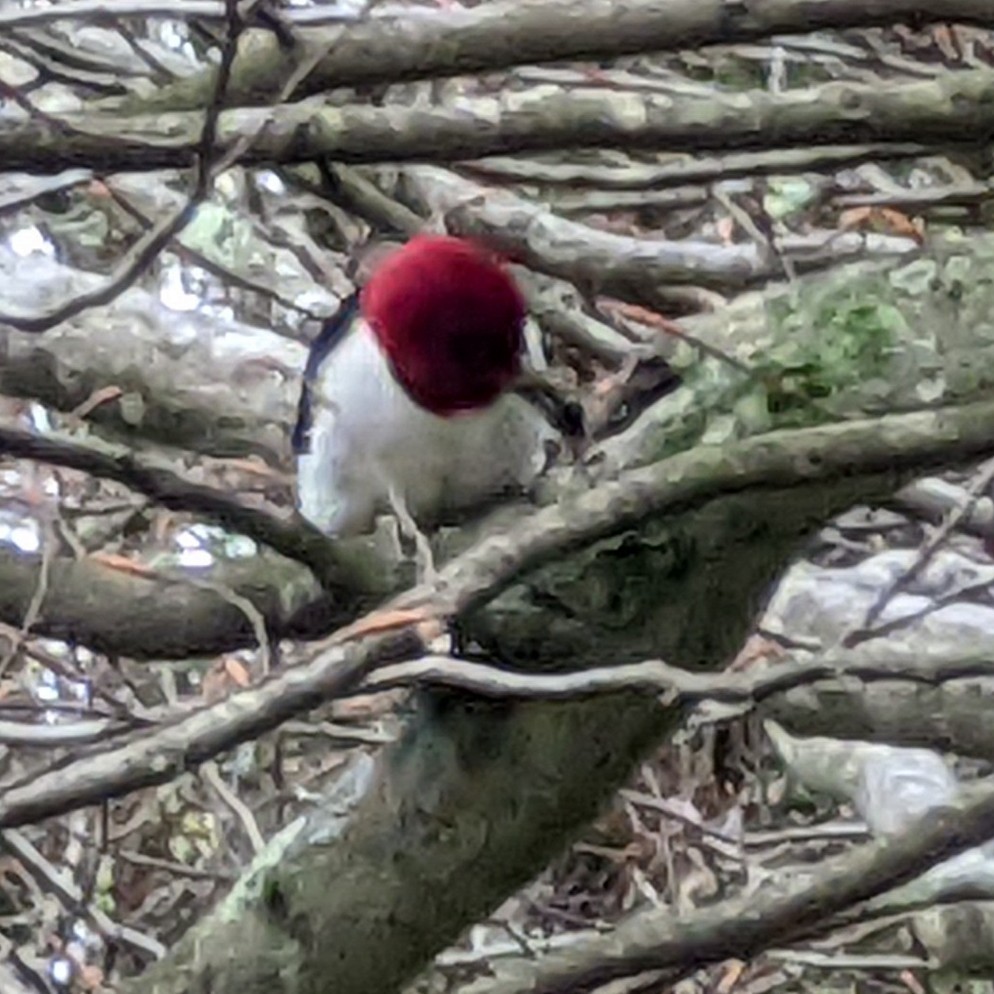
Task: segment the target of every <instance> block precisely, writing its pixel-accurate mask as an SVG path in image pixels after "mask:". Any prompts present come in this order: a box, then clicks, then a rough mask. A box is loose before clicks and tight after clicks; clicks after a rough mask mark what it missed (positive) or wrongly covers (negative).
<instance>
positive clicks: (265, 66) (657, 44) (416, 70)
mask: <svg viewBox="0 0 994 994" xmlns="http://www.w3.org/2000/svg"><path fill="white" fill-rule="evenodd" d="M392 13H393V12H392ZM904 20H913V21H914V22H915V23H916V24H920V23H928V22H930V21H953V22H955V21H960V22H964V23H973V24H986V25H990V24H991V23H994V14H992V12H991V9H990V7H989V6H988V4H987V3H986V2H985V0H942V2H939V0H930V2H928V0H870V2H866V3H853V2H851V0H819V2H818V3H817V4H811V3H808V2H803V0H764V3H762V4H761V5H755V4H751V5H747V4H731V5H729V3H728V2H727V0H613V2H610V3H608V2H604V0H579V2H576V3H563V2H549V0H523V2H521V0H506V2H502V3H492V4H481V5H480V6H478V7H476V8H472V9H462V8H459V9H452V10H445V11H443V10H433V11H431V13H430V14H426V13H424V12H422V11H418V12H416V13H415V12H405V13H402V14H399V15H397V14H396V13H394V16H388V17H383V18H378V17H372V18H369V19H368V20H364V21H362V22H360V23H356V24H351V25H348V26H346V27H344V28H342V29H340V30H338V31H335V32H330V31H322V32H317V31H315V32H313V34H312V33H310V32H304V33H303V34H304V37H305V38H306V39H307V41H306V48H307V49H310V48H311V46H314V47H315V48H321V46H326V47H325V48H324V52H325V53H326V54H325V57H324V58H323V59H322V60H321V61H320V62H319V63H318V65H317V66H316V68H315V72H314V73H313V74H312V75H311V76H310V77H309V79H308V80H306V81H305V83H304V85H303V86H302V87H301V90H300V93H301V94H305V93H316V92H320V91H324V90H331V89H336V88H340V87H349V86H365V85H369V84H378V83H392V82H399V81H401V80H410V79H424V78H427V77H433V76H451V75H457V74H461V73H475V72H484V71H487V70H493V69H502V68H507V67H509V66H515V65H523V64H526V63H541V62H560V61H564V60H569V59H597V60H602V59H607V58H612V57H616V56H621V55H635V54H638V53H639V52H652V51H677V50H679V49H681V48H696V47H699V46H701V45H707V44H734V43H735V42H740V41H747V40H752V39H755V38H763V37H769V36H770V35H775V34H800V33H804V32H809V31H819V30H824V29H830V28H844V27H859V26H869V25H874V24H892V23H894V22H897V21H904ZM292 61H293V60H288V59H287V58H286V53H285V52H284V51H283V50H282V49H281V48H280V47H279V45H278V44H277V42H276V40H275V39H273V38H272V37H263V38H261V39H259V40H258V42H257V44H254V45H252V46H251V48H250V50H248V51H246V53H245V55H244V57H243V58H242V59H240V60H239V62H238V63H236V71H235V75H234V78H233V80H232V86H231V88H230V92H231V93H232V95H233V99H234V100H235V101H236V102H238V103H243V104H244V103H249V102H253V101H259V100H261V101H265V100H266V99H267V95H269V94H272V93H274V92H276V90H277V89H278V88H279V85H280V81H281V80H283V79H284V78H285V75H286V72H287V63H288V62H292ZM210 78H211V77H210V74H206V75H205V76H203V77H198V78H197V79H193V80H189V81H185V82H183V83H180V84H177V85H176V86H175V87H166V88H165V89H163V90H162V91H161V93H160V94H158V95H157V96H156V97H155V98H153V99H154V101H155V104H156V106H157V107H159V108H162V109H164V108H167V107H171V108H178V107H181V106H185V107H190V108H192V107H197V106H203V104H204V101H205V99H206V94H207V93H208V92H209V86H210ZM143 103H144V104H145V106H148V104H147V102H145V101H143Z"/></svg>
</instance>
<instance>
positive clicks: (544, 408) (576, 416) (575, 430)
mask: <svg viewBox="0 0 994 994" xmlns="http://www.w3.org/2000/svg"><path fill="white" fill-rule="evenodd" d="M511 390H512V391H513V392H514V393H516V394H518V395H519V396H520V397H523V398H524V399H525V400H527V401H528V402H529V403H530V404H532V405H533V406H534V407H536V408H537V409H538V410H539V411H540V412H541V413H542V415H543V416H544V417H545V419H546V421H548V422H549V424H550V425H552V427H553V428H555V429H556V431H558V432H559V433H560V434H561V435H562V436H563V439H564V441H566V442H567V443H568V444H569V446H570V447H571V448H577V447H582V445H583V443H584V442H586V440H587V426H586V418H585V416H584V413H583V408H582V407H581V406H580V405H579V404H578V403H577V402H576V401H575V400H571V399H570V398H569V397H567V396H565V394H564V393H563V391H562V390H561V389H560V388H559V387H557V386H555V385H554V384H553V383H551V382H550V381H549V380H547V379H546V378H545V377H544V376H542V374H541V373H538V372H536V371H535V370H533V369H529V368H528V367H525V368H524V369H522V370H521V372H520V373H519V374H518V377H517V379H516V380H515V381H514V383H513V384H512V386H511Z"/></svg>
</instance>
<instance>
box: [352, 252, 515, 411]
mask: <svg viewBox="0 0 994 994" xmlns="http://www.w3.org/2000/svg"><path fill="white" fill-rule="evenodd" d="M360 306H361V309H362V316H363V317H364V318H365V319H366V323H367V324H368V325H369V326H370V328H371V329H372V331H373V334H374V335H375V336H376V339H377V341H378V342H379V345H380V348H381V349H382V350H383V352H384V354H385V355H386V357H387V360H388V361H389V362H390V365H391V367H392V369H393V373H394V375H395V376H396V377H397V380H398V381H399V382H400V384H401V385H402V386H403V388H404V389H405V390H406V391H407V393H408V395H409V396H410V397H411V398H412V399H413V400H414V401H416V402H417V403H418V404H420V405H421V406H422V407H424V408H426V409H427V410H429V411H432V412H433V413H435V414H440V415H452V414H457V413H459V412H460V411H471V410H474V409H479V408H482V407H486V406H488V405H489V404H491V403H493V402H494V401H495V400H496V399H497V398H498V397H499V396H500V394H501V393H502V392H503V391H504V390H505V389H506V388H507V387H508V386H509V385H510V384H511V381H512V380H514V379H515V377H516V376H517V375H518V372H519V370H520V364H521V352H522V348H523V344H524V321H525V303H524V299H523V298H522V296H521V293H520V292H519V290H518V288H517V287H516V286H515V284H514V281H513V280H512V279H511V276H510V275H509V274H508V272H507V271H506V270H505V269H504V267H503V266H502V265H501V264H500V262H499V261H498V260H497V259H496V258H494V257H493V256H492V255H490V254H489V253H488V252H487V251H486V250H485V249H484V248H483V247H481V246H479V245H476V244H474V243H473V242H469V241H466V240H464V239H462V238H451V237H448V236H440V235H417V236H415V237H414V238H412V239H411V240H410V241H409V242H407V244H406V245H404V246H403V247H402V248H399V249H397V251H395V252H394V253H392V254H391V255H390V256H388V257H387V258H386V259H385V260H384V261H383V262H382V263H381V264H380V265H379V266H378V267H377V268H376V270H375V271H374V272H373V274H372V276H371V277H370V279H369V281H368V283H367V284H366V286H365V287H364V288H363V290H362V295H361V304H360Z"/></svg>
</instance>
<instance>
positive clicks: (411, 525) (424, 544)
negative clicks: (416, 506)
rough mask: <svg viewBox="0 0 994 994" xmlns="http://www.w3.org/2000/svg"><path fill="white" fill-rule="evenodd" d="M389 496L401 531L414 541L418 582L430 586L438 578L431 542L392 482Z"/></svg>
mask: <svg viewBox="0 0 994 994" xmlns="http://www.w3.org/2000/svg"><path fill="white" fill-rule="evenodd" d="M389 497H390V506H391V507H392V508H393V512H394V514H396V515H397V521H398V522H399V523H400V528H401V531H402V532H403V533H404V535H406V536H407V538H409V539H411V540H412V541H413V542H414V559H415V564H416V570H417V581H418V584H426V585H428V586H431V585H433V584H434V583H435V580H436V579H437V578H438V570H437V569H436V568H435V555H434V553H433V552H432V549H431V543H430V542H429V541H428V538H427V536H426V535H425V533H424V532H423V531H421V529H420V528H418V525H417V522H416V521H415V520H414V517H413V516H412V514H411V512H410V511H409V510H408V508H407V503H406V502H405V500H404V498H403V496H402V495H401V494H400V492H399V491H398V490H397V488H396V487H395V486H394V485H393V484H391V485H390V488H389Z"/></svg>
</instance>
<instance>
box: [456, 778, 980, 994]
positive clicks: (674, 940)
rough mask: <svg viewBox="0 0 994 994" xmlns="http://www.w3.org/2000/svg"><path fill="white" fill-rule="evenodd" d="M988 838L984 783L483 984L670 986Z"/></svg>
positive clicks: (508, 988)
mask: <svg viewBox="0 0 994 994" xmlns="http://www.w3.org/2000/svg"><path fill="white" fill-rule="evenodd" d="M992 835H994V790H992V789H991V785H990V783H989V782H985V783H983V784H980V785H975V786H973V787H972V788H971V789H970V790H968V791H966V792H965V797H964V799H963V800H962V801H960V802H959V803H958V804H956V805H955V806H954V807H948V808H942V809H936V810H932V811H930V812H928V813H927V814H926V815H925V816H924V817H921V818H917V819H915V820H914V821H913V822H912V823H911V824H910V825H908V826H907V827H906V828H905V829H904V831H902V832H901V833H900V834H899V835H896V836H894V837H892V838H889V839H886V840H882V841H879V842H874V843H870V844H868V845H865V846H861V847H860V848H858V849H857V850H855V851H854V852H848V853H844V854H842V855H840V856H836V857H833V858H831V859H828V860H826V861H825V862H824V863H823V864H822V865H821V866H820V867H819V869H818V872H817V874H816V876H815V877H814V879H813V880H811V881H804V882H798V883H794V884H793V885H790V886H787V887H783V886H782V885H779V886H772V887H770V888H768V889H764V890H761V891H760V892H759V893H758V894H755V893H750V894H748V895H745V896H742V897H739V898H737V899H735V900H733V901H729V902H726V903H725V904H723V905H721V906H720V907H719V908H718V909H711V908H707V909H702V910H700V911H697V912H696V913H693V914H689V915H679V916H676V915H674V914H673V913H672V911H671V909H669V908H666V909H662V910H655V909H654V910H652V911H647V912H643V913H640V914H636V915H633V916H631V917H630V918H629V919H628V920H627V921H625V922H623V923H621V924H620V925H619V926H618V927H617V928H616V929H615V930H614V931H612V932H611V933H610V934H609V935H607V936H603V937H591V939H590V940H589V941H588V942H585V943H584V944H583V945H582V946H576V947H572V948H568V949H563V950H556V951H553V952H550V953H548V954H546V955H545V956H543V957H541V958H540V959H538V960H530V961H529V960H524V959H515V960H513V961H506V963H505V962H498V963H494V964H492V970H493V972H494V973H496V975H497V976H496V978H495V977H494V976H493V975H491V976H488V978H487V981H486V990H487V992H489V994H525V992H526V991H527V992H535V994H564V992H566V991H578V992H582V991H588V990H591V989H592V988H595V987H599V986H602V985H604V984H607V983H609V982H610V981H612V980H616V979H618V978H620V977H631V976H634V975H635V974H639V973H644V972H649V971H663V973H662V974H661V975H657V976H656V977H654V978H653V979H654V980H655V981H656V982H663V983H666V984H673V983H676V982H677V980H678V979H679V978H680V977H682V976H684V975H686V974H687V973H688V972H689V971H690V970H692V969H697V968H699V967H700V966H702V965H704V964H707V963H715V962H720V961H722V960H725V959H728V957H729V956H736V957H739V958H741V959H749V958H750V957H753V956H755V955H756V954H757V953H760V952H762V951H763V950H764V949H767V948H769V947H770V946H773V945H781V944H785V943H788V942H796V941H798V940H799V939H801V938H805V937H808V936H810V935H813V934H818V933H821V932H823V931H824V930H825V929H826V928H827V927H831V917H832V916H833V915H834V914H837V913H839V912H842V911H844V910H846V909H847V908H849V907H851V906H852V905H854V904H857V903H859V902H862V901H866V900H868V899H870V898H872V897H876V896H877V895H878V894H881V893H883V892H885V891H887V890H890V889H891V888H893V887H896V886H899V885H900V884H902V883H906V882H907V881H910V880H913V879H915V878H916V877H918V876H920V875H921V874H922V873H923V872H925V870H927V869H929V868H930V867H932V866H935V865H937V864H938V863H940V862H942V861H943V860H945V859H948V858H950V857H951V856H955V855H956V854H957V853H960V852H963V851H964V850H966V849H969V848H970V847H972V846H978V845H981V844H983V843H985V842H987V841H988V840H989V839H990V837H991V836H992ZM476 986H477V985H473V986H471V987H470V988H469V990H470V991H472V990H474V989H475V988H476ZM481 990H482V988H481Z"/></svg>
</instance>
